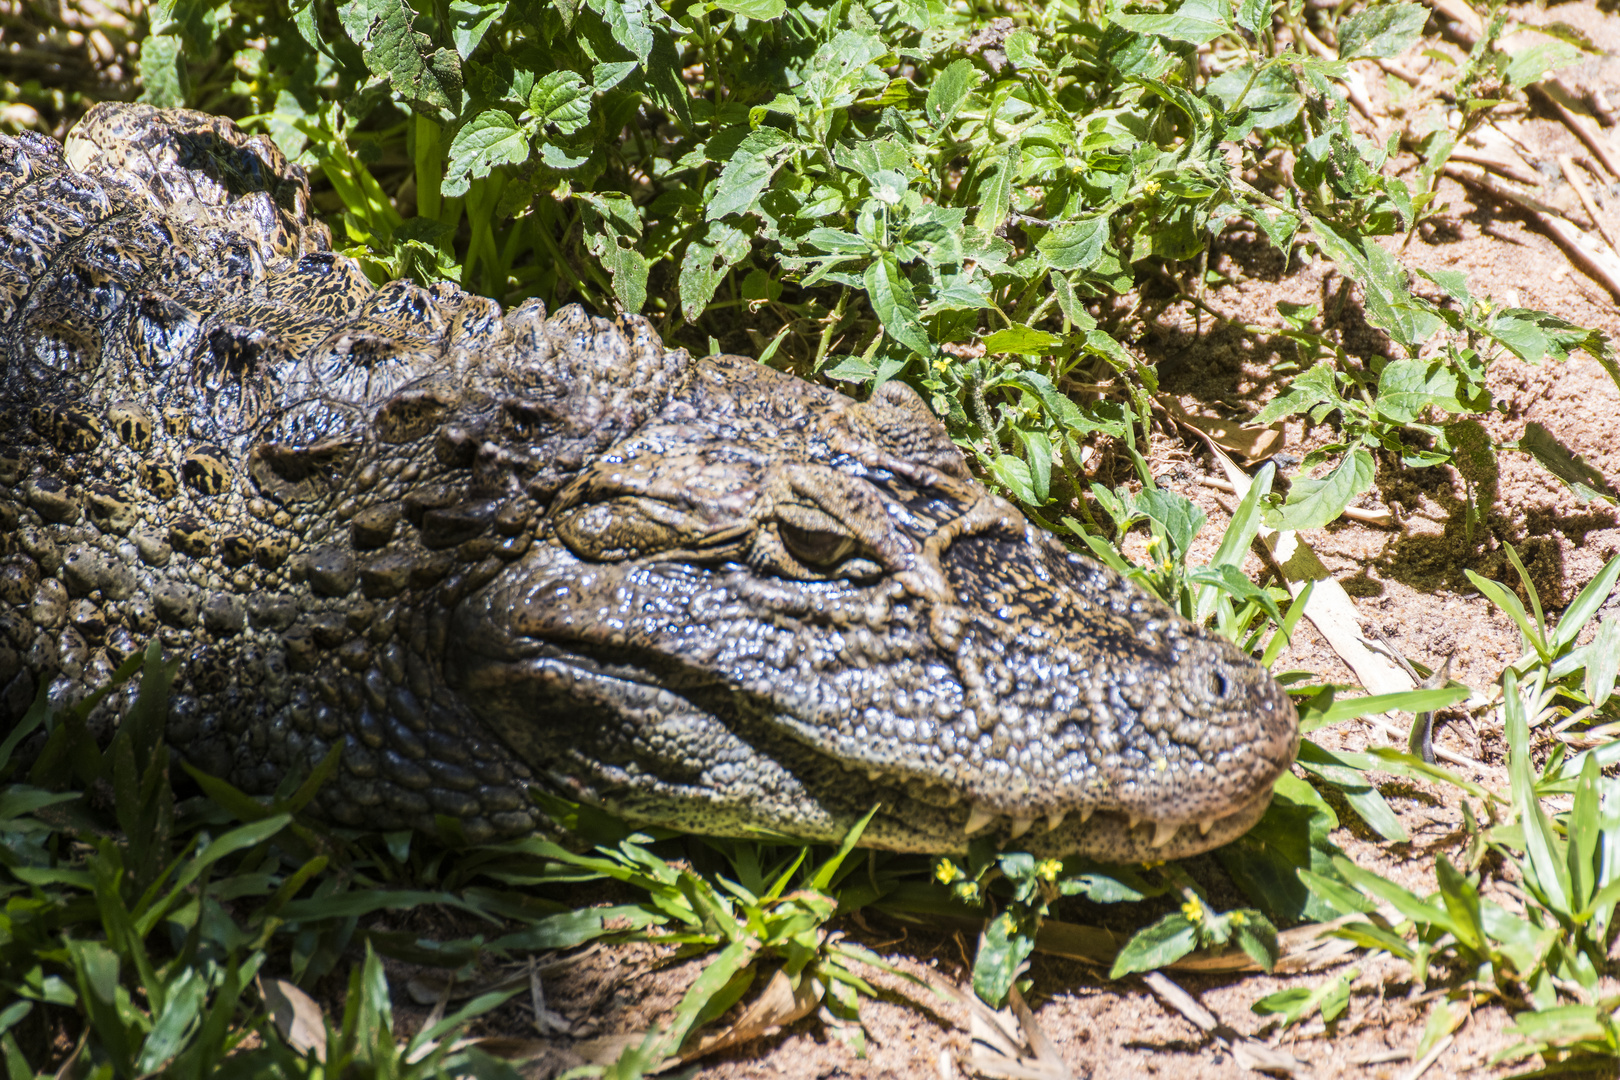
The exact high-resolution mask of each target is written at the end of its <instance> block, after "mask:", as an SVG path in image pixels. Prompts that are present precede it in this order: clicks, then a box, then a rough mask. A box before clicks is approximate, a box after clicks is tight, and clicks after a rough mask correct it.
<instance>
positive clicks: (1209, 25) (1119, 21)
mask: <svg viewBox="0 0 1620 1080" xmlns="http://www.w3.org/2000/svg"><path fill="white" fill-rule="evenodd" d="M1230 19H1231V9H1230V7H1229V6H1228V5H1226V4H1224V3H1221V2H1220V0H1187V2H1186V3H1184V4H1182V5H1181V7H1179V8H1177V9H1176V11H1175V12H1174V13H1173V14H1169V15H1125V14H1120V13H1117V12H1111V13H1110V14H1109V20H1110V21H1111V22H1113V23H1114V24H1115V25H1117V26H1120V27H1123V28H1124V29H1126V30H1129V31H1131V32H1133V33H1137V34H1157V35H1158V36H1159V37H1166V38H1169V39H1170V40H1172V41H1185V42H1188V43H1189V44H1192V45H1202V44H1204V43H1205V42H1208V41H1213V40H1214V39H1216V38H1218V37H1220V36H1221V35H1222V34H1224V33H1226V32H1227V31H1229V30H1231V29H1232V23H1231V21H1230Z"/></svg>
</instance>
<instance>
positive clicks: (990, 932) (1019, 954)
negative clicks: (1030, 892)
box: [973, 911, 1035, 1006]
mask: <svg viewBox="0 0 1620 1080" xmlns="http://www.w3.org/2000/svg"><path fill="white" fill-rule="evenodd" d="M1032 921H1033V920H1020V919H1017V918H1015V917H1014V915H1013V913H1012V912H1011V911H1005V912H1002V913H1001V914H1000V915H998V916H996V917H995V918H994V919H991V920H990V923H989V925H988V926H986V927H985V928H984V938H983V944H981V945H980V947H979V955H978V956H977V957H976V958H975V959H974V961H973V990H974V992H975V993H977V994H978V995H979V997H980V999H981V1000H983V1001H986V1002H988V1003H990V1004H991V1005H994V1006H1000V1005H1001V1003H1002V1002H1003V1001H1005V1000H1006V998H1007V992H1008V991H1009V990H1011V989H1012V983H1013V977H1014V975H1015V973H1016V972H1017V971H1018V965H1020V964H1022V963H1023V962H1024V961H1025V960H1026V959H1028V958H1029V954H1030V953H1031V952H1033V951H1034V949H1035V927H1034V926H1033V925H1030V923H1031V922H1032Z"/></svg>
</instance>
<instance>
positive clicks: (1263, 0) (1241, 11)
mask: <svg viewBox="0 0 1620 1080" xmlns="http://www.w3.org/2000/svg"><path fill="white" fill-rule="evenodd" d="M1236 22H1237V24H1238V25H1239V26H1241V27H1243V29H1245V30H1247V31H1248V32H1249V33H1251V34H1258V33H1260V31H1262V30H1264V29H1265V28H1266V27H1268V26H1270V25H1271V0H1240V2H1239V3H1238V9H1237V18H1236Z"/></svg>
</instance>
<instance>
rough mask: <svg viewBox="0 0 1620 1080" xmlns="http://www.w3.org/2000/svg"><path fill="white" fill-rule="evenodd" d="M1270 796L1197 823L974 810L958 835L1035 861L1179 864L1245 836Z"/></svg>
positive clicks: (1098, 813)
mask: <svg viewBox="0 0 1620 1080" xmlns="http://www.w3.org/2000/svg"><path fill="white" fill-rule="evenodd" d="M1271 795H1272V793H1271V790H1270V789H1269V788H1268V789H1266V790H1265V791H1262V792H1260V793H1258V794H1257V795H1255V796H1254V797H1253V798H1251V799H1250V800H1249V801H1248V802H1246V803H1244V804H1243V805H1241V806H1240V807H1238V808H1237V809H1236V810H1232V811H1229V812H1228V813H1225V814H1222V815H1220V816H1216V817H1208V818H1204V819H1202V820H1196V821H1169V820H1164V821H1158V820H1154V819H1151V818H1146V817H1139V816H1135V815H1131V814H1127V813H1125V812H1123V811H1114V810H1092V809H1089V808H1088V809H1077V810H1073V811H1067V812H1065V811H1059V812H1056V813H1053V814H1049V815H1047V816H1046V817H1044V818H1025V817H1014V816H1011V815H1007V814H1000V813H997V812H995V811H992V810H986V809H984V808H982V807H977V806H974V807H970V808H968V810H967V811H966V814H965V817H964V821H963V825H962V834H963V838H964V842H965V841H966V840H968V839H974V838H980V837H989V838H996V839H998V840H999V846H1012V845H1014V844H1015V843H1016V844H1019V845H1021V846H1024V847H1026V848H1027V849H1028V850H1029V851H1030V852H1032V853H1034V854H1036V855H1043V854H1047V853H1049V852H1050V853H1066V852H1072V851H1076V850H1080V851H1084V852H1085V853H1086V854H1088V855H1090V856H1092V857H1093V858H1097V859H1099V860H1102V861H1105V862H1154V861H1159V860H1164V859H1179V858H1185V857H1186V856H1188V855H1195V854H1198V853H1200V852H1204V851H1208V850H1210V849H1211V848H1216V847H1220V846H1221V845H1222V844H1226V843H1229V842H1231V841H1232V840H1235V839H1237V838H1238V837H1239V836H1241V835H1243V834H1244V833H1245V832H1247V831H1248V830H1249V829H1251V828H1253V827H1254V824H1255V822H1257V821H1259V820H1260V817H1261V815H1263V814H1264V813H1265V812H1266V807H1268V806H1269V805H1271ZM998 833H999V836H997V834H998ZM1026 834H1027V836H1026Z"/></svg>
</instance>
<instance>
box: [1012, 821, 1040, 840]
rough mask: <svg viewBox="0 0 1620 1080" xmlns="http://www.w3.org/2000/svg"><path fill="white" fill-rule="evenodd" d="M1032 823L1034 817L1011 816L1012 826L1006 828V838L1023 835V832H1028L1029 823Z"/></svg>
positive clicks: (1013, 838)
mask: <svg viewBox="0 0 1620 1080" xmlns="http://www.w3.org/2000/svg"><path fill="white" fill-rule="evenodd" d="M1033 824H1035V819H1034V818H1027V817H1015V818H1013V819H1012V828H1010V829H1008V830H1007V836H1008V838H1009V839H1012V840H1016V839H1018V838H1019V837H1020V836H1023V835H1024V834H1025V833H1027V832H1029V827H1030V826H1031V825H1033Z"/></svg>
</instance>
